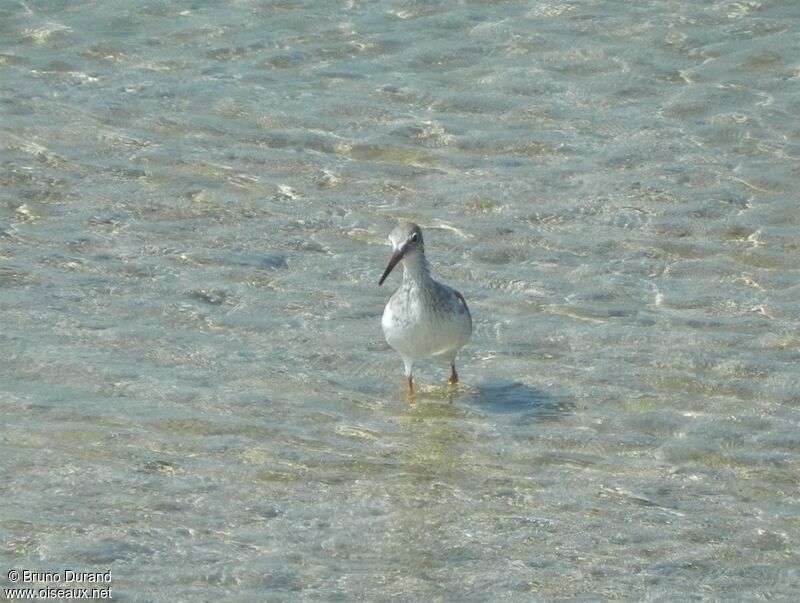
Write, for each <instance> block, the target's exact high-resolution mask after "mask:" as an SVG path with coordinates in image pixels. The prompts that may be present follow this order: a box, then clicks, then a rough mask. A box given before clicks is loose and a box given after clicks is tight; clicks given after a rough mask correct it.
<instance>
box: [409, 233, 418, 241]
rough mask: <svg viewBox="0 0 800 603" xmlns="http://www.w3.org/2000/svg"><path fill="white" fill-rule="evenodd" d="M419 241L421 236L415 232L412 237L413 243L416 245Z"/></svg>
mask: <svg viewBox="0 0 800 603" xmlns="http://www.w3.org/2000/svg"><path fill="white" fill-rule="evenodd" d="M417 241H419V235H418V234H417V233H416V232H415V233H414V234H412V235H411V242H412V243H416V242H417Z"/></svg>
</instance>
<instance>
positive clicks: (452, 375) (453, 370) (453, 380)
mask: <svg viewBox="0 0 800 603" xmlns="http://www.w3.org/2000/svg"><path fill="white" fill-rule="evenodd" d="M448 383H450V385H458V373H457V372H456V366H455V365H453V366H452V367H451V370H450V379H448Z"/></svg>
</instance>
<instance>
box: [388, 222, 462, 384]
mask: <svg viewBox="0 0 800 603" xmlns="http://www.w3.org/2000/svg"><path fill="white" fill-rule="evenodd" d="M389 241H391V243H392V248H393V253H392V257H391V259H390V260H389V265H388V266H386V270H385V271H384V272H383V276H381V280H380V281H378V285H382V284H383V281H385V280H386V277H387V276H389V273H390V272H391V271H392V269H393V268H394V267H395V266H397V264H398V263H400V262H402V264H403V282H402V283H401V284H400V287H399V288H398V289H397V291H395V292H394V294H393V295H392V296H391V297H390V298H389V302H388V303H387V304H386V308H385V309H384V311H383V318H382V319H381V326H382V327H383V333H384V335H385V337H386V342H387V343H388V344H389V345H390V346H391V347H392V348H394V350H395V351H396V352H397V353H398V354H400V358H402V359H403V364H404V365H405V373H406V379H407V384H408V395H409V397H413V395H414V379H413V375H412V371H413V369H414V363H415V362H417V361H418V360H421V359H423V358H429V357H434V358H441V359H444V360H447V361H448V362H449V363H450V384H451V385H455V384H456V383H458V373H457V372H456V354H458V351H459V350H460V349H461V348H462V347H464V345H466V343H467V342H468V341H469V338H470V336H471V335H472V317H471V316H470V313H469V308H467V302H466V300H465V299H464V296H463V295H461V294H460V293H459V292H458V291H456V290H455V289H451V288H450V287H448V286H447V285H443V284H442V283H439V282H437V281H435V280H433V277H431V273H430V266H429V265H428V260H427V259H426V258H425V246H424V244H423V242H422V230H421V229H420V227H419V226H417V225H416V224H412V223H410V222H401V223H400V224H398V225H397V226H396V227H395V228H394V230H392V232H391V234H389Z"/></svg>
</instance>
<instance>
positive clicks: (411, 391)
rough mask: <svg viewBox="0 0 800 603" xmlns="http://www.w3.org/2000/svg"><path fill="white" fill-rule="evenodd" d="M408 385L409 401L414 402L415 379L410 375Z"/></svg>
mask: <svg viewBox="0 0 800 603" xmlns="http://www.w3.org/2000/svg"><path fill="white" fill-rule="evenodd" d="M407 385H408V388H407V391H408V399H409V400H413V399H414V379H413V377H411V376H410V375H409V377H408V384H407Z"/></svg>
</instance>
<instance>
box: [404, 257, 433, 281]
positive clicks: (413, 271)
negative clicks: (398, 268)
mask: <svg viewBox="0 0 800 603" xmlns="http://www.w3.org/2000/svg"><path fill="white" fill-rule="evenodd" d="M429 280H431V270H430V266H428V260H427V259H426V258H425V253H424V252H422V251H417V252H415V253H413V254H411V255H407V256H406V257H404V258H403V283H404V284H407V283H416V284H420V283H423V282H425V281H429Z"/></svg>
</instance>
